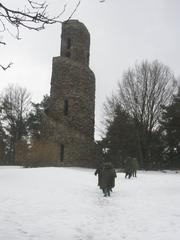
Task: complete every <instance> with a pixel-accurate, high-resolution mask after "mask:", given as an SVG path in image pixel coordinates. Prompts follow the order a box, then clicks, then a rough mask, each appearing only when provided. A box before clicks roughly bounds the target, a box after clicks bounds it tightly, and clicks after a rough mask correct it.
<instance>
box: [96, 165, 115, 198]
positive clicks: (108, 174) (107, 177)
mask: <svg viewBox="0 0 180 240" xmlns="http://www.w3.org/2000/svg"><path fill="white" fill-rule="evenodd" d="M116 177H117V175H116V171H115V169H114V168H113V166H112V164H111V163H110V162H106V163H104V167H103V169H102V172H101V181H100V188H101V189H102V190H103V193H104V196H105V197H107V196H110V192H111V191H112V188H113V187H114V186H115V178H116Z"/></svg>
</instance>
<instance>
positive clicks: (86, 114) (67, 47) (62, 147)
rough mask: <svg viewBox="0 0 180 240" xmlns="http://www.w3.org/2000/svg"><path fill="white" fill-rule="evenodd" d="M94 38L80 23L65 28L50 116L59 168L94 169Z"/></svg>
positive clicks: (68, 23) (54, 66) (56, 62)
mask: <svg viewBox="0 0 180 240" xmlns="http://www.w3.org/2000/svg"><path fill="white" fill-rule="evenodd" d="M89 48H90V34H89V32H88V30H87V28H86V27H85V25H84V24H83V23H81V22H79V21H77V20H69V21H66V22H64V23H63V24H62V34H61V51H60V56H58V57H54V58H53V64H52V77H51V92H50V103H49V109H48V116H49V118H51V122H52V126H53V127H52V129H51V131H50V132H51V133H50V135H51V138H52V141H54V142H55V143H56V145H57V152H59V154H57V156H59V157H58V159H57V164H58V165H61V164H62V165H72V166H88V165H89V166H91V165H92V164H91V161H93V158H94V111H95V76H94V73H93V72H92V71H91V69H90V68H89V56H90V54H89Z"/></svg>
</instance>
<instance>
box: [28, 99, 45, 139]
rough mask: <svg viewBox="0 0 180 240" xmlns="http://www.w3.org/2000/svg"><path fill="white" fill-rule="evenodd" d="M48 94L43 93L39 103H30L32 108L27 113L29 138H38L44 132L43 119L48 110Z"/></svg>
mask: <svg viewBox="0 0 180 240" xmlns="http://www.w3.org/2000/svg"><path fill="white" fill-rule="evenodd" d="M48 105H49V96H48V95H45V96H44V97H43V100H42V101H41V102H40V103H32V106H33V109H32V111H31V112H30V114H29V119H28V131H29V134H30V137H31V139H36V140H40V139H41V138H42V137H43V134H44V130H45V129H44V127H45V126H44V124H43V122H44V119H45V117H46V112H47V111H48Z"/></svg>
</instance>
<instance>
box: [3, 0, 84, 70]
mask: <svg viewBox="0 0 180 240" xmlns="http://www.w3.org/2000/svg"><path fill="white" fill-rule="evenodd" d="M80 2H81V1H80V0H79V1H78V2H77V4H76V6H75V9H74V10H73V11H72V13H71V14H70V16H69V18H68V19H67V21H68V20H70V19H71V18H72V16H73V14H74V13H75V12H76V10H77V8H78V6H79V5H80ZM27 3H28V4H27V6H24V9H17V10H15V9H11V8H9V7H7V5H4V4H3V3H2V2H0V32H3V33H9V34H10V35H12V36H13V37H15V38H16V39H18V40H20V39H21V38H20V28H25V29H28V30H35V31H40V30H43V29H45V27H46V26H47V25H52V24H55V23H62V21H61V17H62V15H63V13H64V12H65V10H66V7H67V4H65V5H64V7H63V9H62V11H61V12H60V13H59V14H58V15H57V16H53V17H51V16H50V15H49V13H48V4H47V3H46V2H41V3H40V2H39V1H31V0H27ZM14 30H15V33H14ZM0 44H1V45H6V42H5V41H0ZM11 65H12V63H9V64H8V65H7V66H4V65H1V64H0V67H1V68H2V69H3V70H6V69H8V68H9V67H10V66H11Z"/></svg>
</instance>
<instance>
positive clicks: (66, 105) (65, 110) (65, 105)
mask: <svg viewBox="0 0 180 240" xmlns="http://www.w3.org/2000/svg"><path fill="white" fill-rule="evenodd" d="M68 110H69V102H68V99H64V115H65V116H67V115H68Z"/></svg>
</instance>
